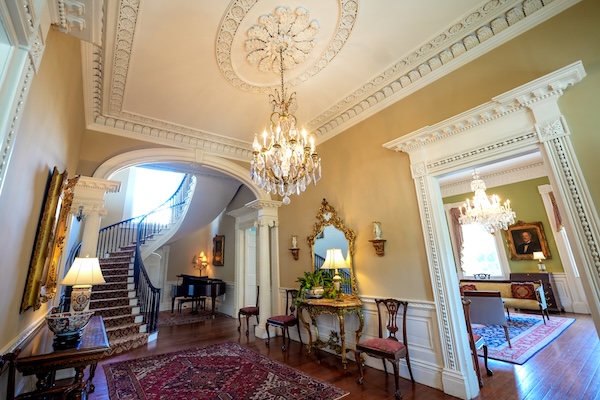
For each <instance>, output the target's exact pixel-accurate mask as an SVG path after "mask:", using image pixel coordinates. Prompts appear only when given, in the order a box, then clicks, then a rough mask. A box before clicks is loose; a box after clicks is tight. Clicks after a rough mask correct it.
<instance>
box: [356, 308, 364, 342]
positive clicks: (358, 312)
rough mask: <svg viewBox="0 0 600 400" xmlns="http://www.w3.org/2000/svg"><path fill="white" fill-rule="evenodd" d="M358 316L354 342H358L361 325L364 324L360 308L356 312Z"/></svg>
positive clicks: (360, 334)
mask: <svg viewBox="0 0 600 400" xmlns="http://www.w3.org/2000/svg"><path fill="white" fill-rule="evenodd" d="M356 315H357V316H358V329H357V330H356V332H354V343H356V344H358V341H359V340H360V337H361V336H362V331H363V327H364V326H365V317H364V315H363V312H362V309H359V310H358V311H357V312H356Z"/></svg>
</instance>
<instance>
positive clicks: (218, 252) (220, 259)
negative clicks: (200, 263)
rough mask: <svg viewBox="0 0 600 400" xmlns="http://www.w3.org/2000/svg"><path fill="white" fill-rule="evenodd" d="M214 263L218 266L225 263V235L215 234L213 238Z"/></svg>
mask: <svg viewBox="0 0 600 400" xmlns="http://www.w3.org/2000/svg"><path fill="white" fill-rule="evenodd" d="M212 264H213V265H214V266H216V267H222V266H224V265H225V236H223V235H215V237H214V238H213V259H212Z"/></svg>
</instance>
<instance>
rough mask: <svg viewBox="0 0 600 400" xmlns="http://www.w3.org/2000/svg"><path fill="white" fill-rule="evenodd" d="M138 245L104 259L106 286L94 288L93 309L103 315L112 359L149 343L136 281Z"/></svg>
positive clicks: (107, 353)
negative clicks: (135, 259)
mask: <svg viewBox="0 0 600 400" xmlns="http://www.w3.org/2000/svg"><path fill="white" fill-rule="evenodd" d="M134 252H135V246H130V248H125V249H124V250H122V251H117V252H113V253H109V255H108V257H106V258H101V259H100V260H99V261H100V268H101V269H102V274H103V275H104V280H105V281H106V283H104V284H101V285H94V286H93V287H92V299H91V301H90V310H91V311H95V314H94V315H101V316H102V319H103V321H104V326H105V328H106V335H107V337H108V341H109V343H110V350H108V351H107V352H106V353H105V356H112V355H114V354H119V353H122V352H124V351H128V350H131V349H134V348H136V347H139V346H142V345H145V344H147V343H148V336H149V335H148V333H146V324H145V323H144V322H143V321H144V318H143V316H142V315H141V314H140V307H139V305H138V299H137V297H136V292H135V283H134V281H133V260H134V258H133V256H134Z"/></svg>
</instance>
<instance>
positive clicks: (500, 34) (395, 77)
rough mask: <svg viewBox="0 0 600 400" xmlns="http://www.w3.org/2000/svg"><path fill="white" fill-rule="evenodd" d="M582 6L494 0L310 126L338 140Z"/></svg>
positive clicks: (565, 1) (566, 1) (570, 0)
mask: <svg viewBox="0 0 600 400" xmlns="http://www.w3.org/2000/svg"><path fill="white" fill-rule="evenodd" d="M579 1H580V0H553V1H544V2H543V1H542V0H491V1H489V2H488V3H486V4H485V5H484V6H483V7H481V8H479V9H477V10H476V11H474V12H473V13H471V14H469V15H468V16H467V17H465V18H463V19H462V20H461V21H459V22H457V23H455V24H453V25H452V26H450V27H449V28H448V29H446V30H445V31H444V32H442V33H440V34H438V35H436V36H435V37H434V38H433V39H432V40H430V41H429V42H427V43H425V44H424V45H422V46H420V47H419V48H417V49H416V50H415V51H413V52H412V53H411V54H410V55H408V56H407V57H405V58H404V59H402V60H401V61H399V62H397V63H396V64H394V65H393V66H391V67H390V68H388V69H387V70H385V71H384V72H382V73H381V74H380V75H378V76H376V77H374V78H373V79H372V80H371V81H370V82H368V83H366V84H364V85H363V86H362V87H361V88H360V89H358V90H356V91H355V92H354V93H352V94H350V95H348V96H347V97H346V98H344V99H343V100H342V101H340V102H338V103H337V104H336V105H335V106H333V107H331V108H330V109H329V110H328V111H327V112H325V113H323V114H321V115H320V116H318V117H317V118H315V119H313V120H312V121H310V122H309V123H308V126H309V127H310V130H311V131H312V133H313V134H314V135H315V136H316V137H317V138H320V139H321V140H326V139H328V138H330V137H332V136H335V135H336V134H338V133H340V132H341V131H343V130H345V129H347V128H349V127H350V126H352V125H354V124H356V123H358V122H360V121H362V120H364V119H365V118H367V117H369V116H371V115H373V114H375V113H377V112H378V111H380V110H382V109H383V108H385V107H387V106H389V105H390V104H392V103H394V102H396V101H398V100H400V99H402V98H404V97H406V96H408V95H409V94H411V93H413V92H414V91H416V90H418V89H420V88H421V87H423V86H425V85H427V84H429V83H431V82H432V81H434V80H435V79H438V78H440V77H441V76H443V75H445V74H448V73H450V72H451V71H453V70H455V69H458V68H459V67H460V66H462V65H464V64H466V63H467V62H468V61H471V60H472V59H474V58H476V57H478V56H480V55H481V54H483V53H485V52H487V51H489V50H491V49H493V48H495V47H497V46H499V45H500V44H502V43H504V42H506V41H508V40H510V39H512V38H513V37H515V36H517V35H518V34H520V33H522V32H524V31H526V30H527V29H530V28H532V27H533V26H535V25H537V24H539V23H541V22H543V21H545V20H546V19H548V18H550V17H552V16H554V15H556V14H558V13H560V12H561V11H563V10H564V9H566V8H568V7H570V6H572V5H573V4H576V3H578V2H579ZM484 43H486V44H485V45H484ZM459 60H460V61H459ZM430 74H431V75H430ZM426 77H428V78H426Z"/></svg>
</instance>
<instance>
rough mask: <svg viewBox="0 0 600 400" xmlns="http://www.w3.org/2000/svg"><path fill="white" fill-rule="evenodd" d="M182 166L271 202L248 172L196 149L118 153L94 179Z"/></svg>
mask: <svg viewBox="0 0 600 400" xmlns="http://www.w3.org/2000/svg"><path fill="white" fill-rule="evenodd" d="M173 161H177V162H185V163H190V164H195V165H199V166H203V167H207V168H210V169H213V170H215V171H219V172H222V173H224V174H226V175H228V176H231V177H233V178H236V179H238V180H239V181H240V182H242V183H243V184H244V185H246V186H247V187H248V188H249V189H250V191H252V194H254V196H255V197H256V199H257V200H271V196H270V195H268V194H266V193H265V192H263V191H262V190H261V189H260V188H259V187H258V186H256V185H255V184H254V183H253V182H252V180H251V179H250V171H249V170H247V169H245V168H244V167H242V166H240V165H238V164H236V163H234V162H231V161H229V160H227V159H225V158H223V157H219V156H215V155H212V154H206V153H205V152H203V151H202V150H200V149H190V150H187V149H165V148H154V149H144V150H134V151H130V152H127V153H122V154H119V155H117V156H114V157H112V158H110V159H109V160H106V161H105V162H104V163H102V164H101V165H100V166H99V167H98V168H97V169H96V171H95V172H94V175H93V177H94V178H102V179H110V178H111V177H112V176H113V175H114V174H116V173H117V172H119V171H121V170H123V169H125V168H128V167H133V166H136V165H140V164H147V163H157V162H173Z"/></svg>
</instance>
